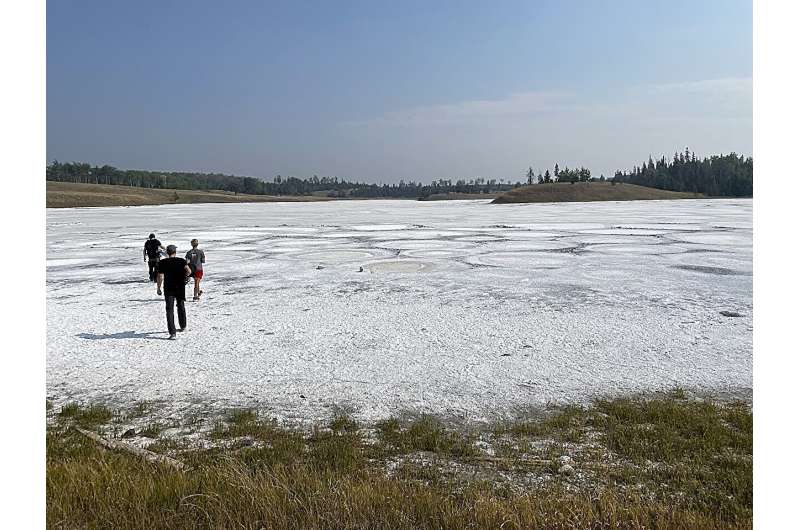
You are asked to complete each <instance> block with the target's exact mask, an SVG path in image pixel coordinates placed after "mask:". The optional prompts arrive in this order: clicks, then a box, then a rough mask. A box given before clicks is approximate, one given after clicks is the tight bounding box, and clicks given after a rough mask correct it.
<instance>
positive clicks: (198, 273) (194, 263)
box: [186, 239, 206, 301]
mask: <svg viewBox="0 0 800 530" xmlns="http://www.w3.org/2000/svg"><path fill="white" fill-rule="evenodd" d="M191 244H192V250H190V251H189V252H187V253H186V261H187V262H189V266H190V267H191V269H192V277H194V296H193V297H192V301H197V300H200V295H201V294H203V290H202V289H200V280H202V279H203V264H204V263H205V262H206V253H205V252H203V251H202V250H200V249H199V248H197V246H198V245H199V244H200V242H199V241H198V240H197V239H192V242H191Z"/></svg>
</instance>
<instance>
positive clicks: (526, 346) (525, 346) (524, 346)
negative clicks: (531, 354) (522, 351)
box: [522, 344, 533, 348]
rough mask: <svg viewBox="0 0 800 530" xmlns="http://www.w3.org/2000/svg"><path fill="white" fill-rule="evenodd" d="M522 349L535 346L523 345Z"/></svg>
mask: <svg viewBox="0 0 800 530" xmlns="http://www.w3.org/2000/svg"><path fill="white" fill-rule="evenodd" d="M522 347H523V348H533V346H531V345H530V344H523V345H522Z"/></svg>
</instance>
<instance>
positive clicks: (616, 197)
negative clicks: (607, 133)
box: [492, 182, 703, 204]
mask: <svg viewBox="0 0 800 530" xmlns="http://www.w3.org/2000/svg"><path fill="white" fill-rule="evenodd" d="M700 197H703V195H701V194H697V193H683V192H677V191H666V190H659V189H656V188H647V187H645V186H637V185H635V184H615V185H612V184H611V183H610V182H576V183H575V184H570V183H566V182H555V183H552V184H534V185H532V186H523V187H521V188H517V189H514V190H511V191H507V192H506V193H504V194H502V195H500V196H499V197H497V198H496V199H495V200H493V201H492V204H510V203H522V202H590V201H642V200H668V199H696V198H700Z"/></svg>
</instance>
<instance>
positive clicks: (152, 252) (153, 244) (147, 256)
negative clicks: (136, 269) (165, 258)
mask: <svg viewBox="0 0 800 530" xmlns="http://www.w3.org/2000/svg"><path fill="white" fill-rule="evenodd" d="M161 250H164V247H162V246H161V241H159V240H158V239H156V235H155V234H150V236H149V237H148V238H147V241H145V242H144V251H143V254H144V260H145V261H146V262H147V268H148V273H149V275H150V281H151V282H154V281H156V275H157V272H156V271H157V269H158V260H159V259H160V258H161V254H160V252H159V251H161Z"/></svg>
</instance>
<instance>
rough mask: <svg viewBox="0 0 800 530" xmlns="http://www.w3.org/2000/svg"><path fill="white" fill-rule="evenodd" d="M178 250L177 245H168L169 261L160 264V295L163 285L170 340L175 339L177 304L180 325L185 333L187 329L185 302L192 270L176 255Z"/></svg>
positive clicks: (164, 260) (163, 260) (165, 260)
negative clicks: (185, 288) (186, 288)
mask: <svg viewBox="0 0 800 530" xmlns="http://www.w3.org/2000/svg"><path fill="white" fill-rule="evenodd" d="M177 252H178V249H177V248H176V247H175V245H167V259H162V260H161V261H159V262H158V266H157V269H158V278H157V281H158V294H159V295H160V294H161V285H162V284H163V285H164V301H165V302H166V305H167V329H168V330H169V338H170V339H174V338H175V331H176V330H175V313H174V309H175V303H176V302H177V304H178V324H180V326H181V329H179V330H177V331H183V330H185V329H186V308H185V306H184V302H185V301H186V291H185V290H184V287H185V286H186V281H187V280H186V279H187V278H188V277H189V276H191V274H192V269H190V268H189V265H188V264H187V263H186V260H185V259H183V258H179V257H177V256H176V255H175V254H176V253H177Z"/></svg>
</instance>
